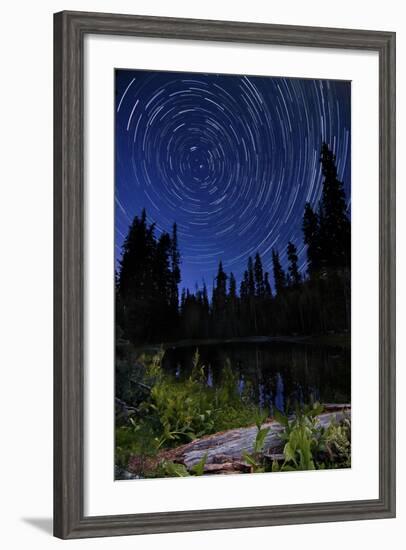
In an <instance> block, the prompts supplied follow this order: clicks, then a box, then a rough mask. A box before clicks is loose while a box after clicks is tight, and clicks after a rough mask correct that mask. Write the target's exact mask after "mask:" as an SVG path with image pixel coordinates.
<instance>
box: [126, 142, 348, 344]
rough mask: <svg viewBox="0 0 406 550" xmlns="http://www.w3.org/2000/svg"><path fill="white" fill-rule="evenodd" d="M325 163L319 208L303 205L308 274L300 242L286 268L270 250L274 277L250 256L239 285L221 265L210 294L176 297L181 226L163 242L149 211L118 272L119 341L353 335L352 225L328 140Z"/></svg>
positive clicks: (132, 230)
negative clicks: (300, 258)
mask: <svg viewBox="0 0 406 550" xmlns="http://www.w3.org/2000/svg"><path fill="white" fill-rule="evenodd" d="M320 162H321V167H322V175H323V184H322V194H321V198H320V200H319V202H318V204H317V205H315V206H312V205H311V204H310V203H306V205H305V208H304V212H303V221H302V232H303V243H304V245H305V246H306V255H307V261H306V270H305V271H304V272H301V271H300V269H299V265H298V255H297V249H296V247H295V245H294V244H293V243H292V242H288V243H287V244H286V252H287V258H288V265H287V266H286V268H285V269H284V268H283V266H282V265H281V261H280V251H278V250H276V249H274V250H273V251H272V273H269V271H266V270H265V269H264V266H263V262H262V258H261V256H260V254H259V252H257V253H256V254H255V256H254V257H251V256H250V257H248V258H247V265H246V270H245V272H244V274H243V277H242V280H240V281H237V279H236V277H235V276H234V274H233V273H232V272H230V273H227V272H226V271H225V270H224V267H223V263H222V262H221V261H220V262H219V265H218V269H217V273H216V275H215V278H214V284H213V289H212V292H211V295H210V296H209V293H208V290H207V287H206V285H205V284H203V285H202V287H201V288H198V287H196V290H195V291H194V292H191V291H190V290H189V289H183V290H182V291H181V292H179V288H180V287H181V282H182V273H181V265H182V259H181V253H180V251H179V245H178V235H177V226H176V223H174V224H173V228H172V231H171V233H167V232H163V233H161V234H160V235H159V237H158V236H157V235H156V228H155V224H154V223H152V224H149V223H148V221H147V213H146V211H145V209H144V210H143V211H142V213H141V215H140V216H135V217H134V219H133V221H132V224H131V225H130V227H129V231H128V234H127V237H126V239H125V241H124V244H123V247H122V256H121V259H120V261H119V264H118V269H117V271H116V285H115V288H116V338H117V341H118V340H121V341H123V340H124V341H128V342H130V343H131V344H132V345H133V346H135V347H136V346H140V345H141V346H142V345H145V344H161V343H163V342H177V341H179V340H183V339H201V340H205V339H208V338H218V339H222V338H230V337H236V338H238V337H249V336H279V335H316V334H326V333H331V332H334V333H343V332H349V331H350V322H351V315H350V311H351V306H350V304H351V302H350V270H351V265H350V263H351V222H350V218H349V215H348V214H347V205H346V197H345V192H344V188H343V183H342V182H341V181H340V180H339V179H338V175H337V166H336V159H335V155H334V154H333V152H332V150H331V149H330V148H329V147H328V145H327V144H326V143H323V144H322V147H321V154H320ZM271 275H272V277H271ZM271 279H272V281H273V283H272V284H271Z"/></svg>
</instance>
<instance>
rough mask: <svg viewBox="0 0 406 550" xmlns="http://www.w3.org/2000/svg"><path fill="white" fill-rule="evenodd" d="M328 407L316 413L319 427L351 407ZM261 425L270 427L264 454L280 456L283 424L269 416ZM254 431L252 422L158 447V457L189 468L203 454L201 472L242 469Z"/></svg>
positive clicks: (255, 428) (232, 471)
mask: <svg viewBox="0 0 406 550" xmlns="http://www.w3.org/2000/svg"><path fill="white" fill-rule="evenodd" d="M329 408H330V410H329ZM329 408H328V407H326V409H327V412H324V413H322V414H320V415H319V416H318V417H317V420H318V423H319V425H320V428H321V427H327V426H328V425H329V424H330V423H331V421H333V420H336V421H338V422H339V421H340V420H342V419H343V417H344V415H346V416H348V415H349V414H350V411H351V406H350V405H330V406H329ZM331 409H332V410H331ZM262 428H270V429H269V432H268V434H267V436H266V438H265V443H264V447H263V449H264V455H265V456H268V457H271V458H275V459H276V460H278V459H279V460H280V459H283V455H282V451H283V441H282V440H281V438H280V433H281V432H282V431H283V429H284V428H283V426H281V424H279V423H278V422H277V421H276V420H271V421H270V422H265V423H264V424H263V425H262ZM256 435H257V427H256V426H249V427H246V428H236V429H233V430H227V431H225V432H219V433H215V434H212V435H208V436H204V437H201V438H200V439H195V440H194V441H191V442H190V443H187V444H185V445H182V446H181V447H176V448H175V449H170V450H167V451H162V452H161V453H160V455H159V459H160V460H171V461H173V462H176V463H180V464H184V465H185V466H186V468H187V469H188V470H190V469H191V468H193V466H195V465H196V464H197V463H198V462H199V461H201V460H202V459H203V458H204V457H206V461H205V467H204V472H205V473H207V474H209V473H216V474H218V473H238V472H244V471H247V469H246V468H248V469H249V467H248V465H247V464H246V463H245V461H244V457H243V454H244V452H247V453H249V454H250V453H253V452H254V443H255V438H256Z"/></svg>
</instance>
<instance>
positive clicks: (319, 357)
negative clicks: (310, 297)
mask: <svg viewBox="0 0 406 550" xmlns="http://www.w3.org/2000/svg"><path fill="white" fill-rule="evenodd" d="M195 351H196V348H195V347H189V348H188V347H181V348H171V349H167V350H166V352H165V355H164V358H163V367H164V369H165V370H166V371H167V372H171V373H172V374H173V375H175V376H176V378H177V379H182V378H185V377H186V376H189V375H190V372H191V369H192V359H193V355H194V353H195ZM199 354H200V360H201V363H202V364H203V365H204V366H205V372H206V380H207V385H208V386H210V387H215V386H216V384H218V383H219V382H220V380H221V373H222V369H223V367H224V366H225V365H226V364H227V361H229V363H230V364H231V367H232V369H233V371H234V372H235V373H236V374H237V377H238V382H237V384H238V386H237V390H238V392H239V394H240V395H243V394H244V393H247V392H248V393H250V395H251V397H252V399H253V400H254V401H255V402H256V403H257V404H258V405H260V406H261V407H263V408H264V409H266V410H269V412H270V414H272V412H273V408H274V407H276V408H277V409H279V410H282V411H283V410H285V408H287V409H289V408H290V407H291V406H292V404H293V403H295V402H299V403H304V402H310V401H312V400H315V401H321V402H323V403H349V402H350V401H351V357H350V350H349V349H348V348H341V347H335V346H321V345H312V344H296V343H279V342H278V343H276V342H272V343H263V344H252V343H243V344H242V343H241V344H240V343H230V344H221V345H220V344H213V345H205V346H199Z"/></svg>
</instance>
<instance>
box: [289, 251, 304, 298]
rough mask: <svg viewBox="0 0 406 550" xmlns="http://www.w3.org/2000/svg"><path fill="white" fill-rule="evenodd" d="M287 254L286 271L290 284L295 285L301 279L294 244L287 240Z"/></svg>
mask: <svg viewBox="0 0 406 550" xmlns="http://www.w3.org/2000/svg"><path fill="white" fill-rule="evenodd" d="M287 255H288V260H289V266H288V273H289V283H290V284H291V285H292V286H295V287H297V286H298V285H300V283H301V281H302V277H301V275H300V272H299V268H298V264H297V262H298V256H297V249H296V246H295V245H294V244H293V243H292V242H291V241H289V243H288V246H287Z"/></svg>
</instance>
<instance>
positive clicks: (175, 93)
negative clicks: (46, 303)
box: [115, 70, 351, 291]
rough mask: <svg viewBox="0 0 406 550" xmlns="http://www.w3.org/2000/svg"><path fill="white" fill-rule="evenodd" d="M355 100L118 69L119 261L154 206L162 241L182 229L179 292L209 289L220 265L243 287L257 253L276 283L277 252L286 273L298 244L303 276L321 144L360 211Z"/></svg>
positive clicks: (299, 85)
mask: <svg viewBox="0 0 406 550" xmlns="http://www.w3.org/2000/svg"><path fill="white" fill-rule="evenodd" d="M350 94H351V83H350V82H344V81H334V80H312V79H293V78H275V77H252V76H234V75H216V74H203V73H174V72H155V71H134V70H117V71H116V105H115V111H116V182H115V250H116V261H117V260H118V259H119V258H120V255H121V245H122V242H123V240H124V238H125V236H126V234H127V231H128V227H129V224H130V223H131V221H132V219H133V217H134V216H135V215H140V213H141V211H142V209H143V208H144V207H145V208H146V211H147V217H148V220H149V222H155V223H156V228H157V229H156V234H157V235H159V233H160V232H161V231H168V232H170V231H171V229H172V225H173V222H175V221H176V223H177V225H178V237H179V248H180V252H181V257H182V264H181V271H182V281H181V284H180V287H186V288H189V289H190V290H191V291H194V290H195V285H196V283H197V284H198V285H199V286H201V285H202V281H203V280H204V281H205V282H206V284H207V287H208V289H209V290H210V289H211V288H212V284H213V277H214V276H215V274H216V272H217V266H218V262H219V260H222V261H223V266H224V268H225V270H226V272H230V271H232V272H233V273H234V275H235V276H236V277H237V281H238V283H239V282H240V281H241V279H242V275H243V272H244V270H245V269H246V265H247V258H248V256H249V255H252V256H254V255H255V253H256V252H257V251H258V252H259V253H260V254H261V257H262V260H263V264H264V269H265V270H267V271H269V272H270V274H271V273H272V263H271V252H272V248H275V249H277V250H278V251H279V253H280V256H281V261H282V265H283V266H284V267H286V245H287V243H288V241H289V240H291V241H292V242H293V243H294V244H295V245H296V246H297V248H298V252H299V263H300V266H301V268H302V269H305V260H306V251H305V248H304V245H303V236H302V230H301V224H302V216H303V209H304V205H305V203H306V201H310V203H311V204H312V205H316V204H317V202H318V199H319V198H320V194H321V188H322V174H321V166H320V162H319V156H320V147H321V143H322V141H326V142H327V143H328V144H329V146H330V147H331V148H332V149H333V151H334V153H335V154H336V156H337V168H338V176H339V178H340V179H341V180H342V181H343V182H344V187H345V192H346V196H347V201H348V209H350V184H351V165H350V160H351V158H350V157H351V139H350V137H351V134H350V131H351V95H350ZM271 282H272V278H271Z"/></svg>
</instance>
